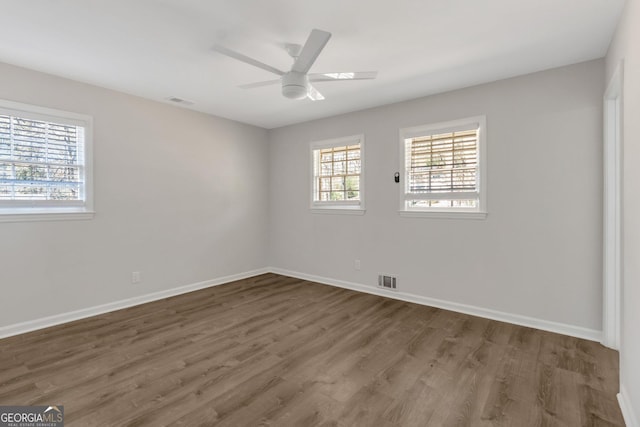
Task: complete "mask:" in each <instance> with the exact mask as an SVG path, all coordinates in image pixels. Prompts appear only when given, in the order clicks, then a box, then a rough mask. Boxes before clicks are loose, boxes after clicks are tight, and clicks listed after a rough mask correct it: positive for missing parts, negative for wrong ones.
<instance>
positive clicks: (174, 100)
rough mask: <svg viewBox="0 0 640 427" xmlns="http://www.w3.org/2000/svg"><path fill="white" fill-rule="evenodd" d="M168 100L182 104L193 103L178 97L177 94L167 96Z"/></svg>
mask: <svg viewBox="0 0 640 427" xmlns="http://www.w3.org/2000/svg"><path fill="white" fill-rule="evenodd" d="M166 100H167V101H171V102H173V103H174V104H180V105H193V102H191V101H187V100H186V99H182V98H178V97H176V96H170V97H169V98H166Z"/></svg>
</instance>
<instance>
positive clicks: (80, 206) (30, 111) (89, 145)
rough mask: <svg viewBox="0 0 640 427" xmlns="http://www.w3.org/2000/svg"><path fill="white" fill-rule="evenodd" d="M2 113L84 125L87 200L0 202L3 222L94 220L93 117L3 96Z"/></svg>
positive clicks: (0, 107) (0, 104) (83, 150)
mask: <svg viewBox="0 0 640 427" xmlns="http://www.w3.org/2000/svg"><path fill="white" fill-rule="evenodd" d="M0 114H6V115H14V116H19V117H21V118H25V119H31V120H42V121H49V122H54V123H60V124H66V125H72V126H81V127H83V128H84V144H83V149H82V153H83V157H84V162H83V163H82V168H81V169H82V171H83V173H84V188H83V195H84V201H82V200H78V201H69V202H68V203H60V202H58V201H55V200H50V201H40V200H32V201H29V200H24V201H15V200H3V201H0V222H23V221H57V220H86V219H92V218H93V216H94V214H95V212H94V210H93V117H91V116H89V115H86V114H80V113H74V112H70V111H64V110H58V109H53V108H47V107H41V106H37V105H31V104H24V103H21V102H15V101H9V100H4V99H0Z"/></svg>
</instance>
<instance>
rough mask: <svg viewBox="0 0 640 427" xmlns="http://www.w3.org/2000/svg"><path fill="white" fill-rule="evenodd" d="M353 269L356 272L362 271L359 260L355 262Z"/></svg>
mask: <svg viewBox="0 0 640 427" xmlns="http://www.w3.org/2000/svg"><path fill="white" fill-rule="evenodd" d="M353 267H354V268H355V269H356V270H358V271H360V260H359V259H357V260H355V262H354V263H353Z"/></svg>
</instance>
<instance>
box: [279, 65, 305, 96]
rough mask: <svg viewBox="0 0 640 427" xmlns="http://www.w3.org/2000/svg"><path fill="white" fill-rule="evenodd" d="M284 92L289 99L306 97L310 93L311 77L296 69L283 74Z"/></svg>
mask: <svg viewBox="0 0 640 427" xmlns="http://www.w3.org/2000/svg"><path fill="white" fill-rule="evenodd" d="M282 94H283V95H284V96H285V97H286V98H289V99H304V98H306V97H307V95H308V94H309V77H307V75H306V74H302V73H298V72H296V71H289V72H288V73H287V74H285V75H284V76H282Z"/></svg>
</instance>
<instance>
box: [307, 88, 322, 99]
mask: <svg viewBox="0 0 640 427" xmlns="http://www.w3.org/2000/svg"><path fill="white" fill-rule="evenodd" d="M307 98H309V99H310V100H312V101H322V100H323V99H324V96H322V94H321V93H320V92H318V89H316V88H315V87H313V86H311V85H309V90H308V91H307Z"/></svg>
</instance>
